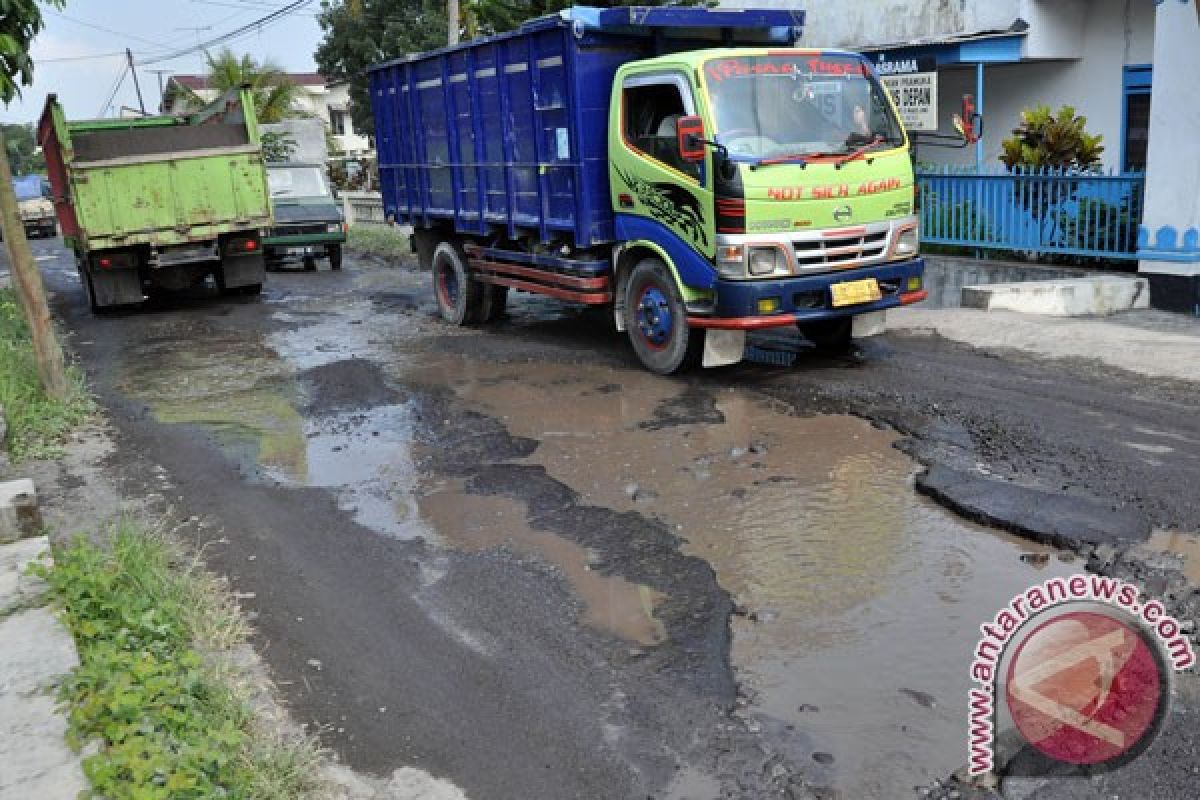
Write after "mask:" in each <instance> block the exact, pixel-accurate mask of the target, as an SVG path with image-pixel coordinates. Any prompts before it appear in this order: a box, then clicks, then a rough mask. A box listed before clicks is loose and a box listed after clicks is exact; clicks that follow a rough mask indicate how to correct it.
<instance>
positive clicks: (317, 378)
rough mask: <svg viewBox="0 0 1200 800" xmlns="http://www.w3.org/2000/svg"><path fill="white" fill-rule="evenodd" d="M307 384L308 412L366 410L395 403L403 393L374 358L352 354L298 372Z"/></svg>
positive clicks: (401, 397)
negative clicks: (391, 382)
mask: <svg viewBox="0 0 1200 800" xmlns="http://www.w3.org/2000/svg"><path fill="white" fill-rule="evenodd" d="M297 378H298V380H299V381H300V385H301V386H303V387H304V395H305V398H306V400H305V409H304V410H305V411H306V413H310V414H311V413H322V414H328V413H331V412H338V411H365V410H366V409H369V408H376V407H378V406H387V405H395V404H396V403H399V402H401V401H402V400H403V399H404V396H403V395H402V394H401V393H400V392H397V391H396V390H395V389H393V388H392V387H391V386H389V385H388V384H387V380H386V378H385V377H384V375H383V370H382V369H381V368H380V366H379V365H378V364H376V363H375V362H373V361H366V360H365V359H361V358H351V359H347V360H345V361H335V362H333V363H332V364H323V365H322V366H319V367H313V368H312V369H309V370H305V371H304V372H301V373H300V374H299V375H298V376H297Z"/></svg>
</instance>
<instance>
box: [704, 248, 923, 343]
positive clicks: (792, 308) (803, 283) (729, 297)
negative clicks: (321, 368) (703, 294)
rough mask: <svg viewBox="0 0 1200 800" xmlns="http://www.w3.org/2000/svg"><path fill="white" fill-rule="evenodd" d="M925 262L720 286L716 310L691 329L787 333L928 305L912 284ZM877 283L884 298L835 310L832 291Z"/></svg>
mask: <svg viewBox="0 0 1200 800" xmlns="http://www.w3.org/2000/svg"><path fill="white" fill-rule="evenodd" d="M924 274H925V260H924V259H922V258H914V259H912V260H910V261H893V262H891V263H888V264H880V265H879V266H872V267H863V268H860V269H853V270H842V271H839V272H835V273H826V274H823V275H812V276H808V277H803V278H784V279H782V280H763V281H726V280H718V281H717V285H716V287H715V291H716V297H717V305H716V308H715V310H714V312H713V313H712V314H689V315H688V325H690V326H691V327H693V328H711V329H715V330H735V331H750V330H761V329H764V328H783V327H788V326H792V325H795V324H797V323H803V322H817V321H819V320H826V319H837V318H839V317H851V316H858V315H860V314H869V313H872V312H875V311H885V310H887V309H889V308H896V307H898V306H904V305H911V304H912V303H919V302H920V301H922V300H924V299H925V298H926V297H927V296H928V293H927V292H926V291H925V289H924V287H923V284H922V285H921V286H920V288H916V287H914V288H910V286H909V281H910V279H912V278H917V279H918V280H922V279H923V276H924ZM866 278H875V279H876V280H877V281H878V282H879V286H880V289H882V290H883V297H882V298H881V299H880V300H877V301H875V302H873V303H858V304H855V305H852V306H842V307H839V308H835V307H834V306H833V299H832V293H831V291H830V288H829V287H830V286H832V285H833V284H835V283H843V282H846V281H857V280H864V279H866ZM772 300H773V301H776V302H778V303H779V310H777V311H775V312H773V313H771V314H762V313H760V311H759V302H760V301H772Z"/></svg>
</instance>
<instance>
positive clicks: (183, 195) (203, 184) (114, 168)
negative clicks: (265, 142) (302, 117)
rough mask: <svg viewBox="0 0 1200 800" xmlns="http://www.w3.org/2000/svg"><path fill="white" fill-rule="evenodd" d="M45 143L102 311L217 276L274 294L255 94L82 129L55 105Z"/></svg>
mask: <svg viewBox="0 0 1200 800" xmlns="http://www.w3.org/2000/svg"><path fill="white" fill-rule="evenodd" d="M38 141H39V143H40V144H41V145H42V148H43V151H44V152H45V154H46V166H47V171H48V173H49V176H50V184H51V187H52V190H53V202H54V207H55V211H56V212H57V214H58V221H59V225H60V226H61V228H62V232H63V240H64V242H65V243H66V245H67V246H68V247H70V248H71V249H72V250H74V251H75V257H76V265H77V267H78V269H79V277H80V280H81V281H82V282H83V286H84V289H85V291H86V292H87V296H88V301H89V304H90V305H91V307H92V310H93V311H99V310H101V309H104V308H109V307H114V306H128V305H132V304H137V303H140V302H142V300H143V299H144V298H145V296H147V295H152V294H157V293H160V292H163V291H178V290H183V289H187V288H190V287H193V286H196V285H198V284H201V283H203V282H205V281H206V280H207V279H208V278H209V277H210V276H211V277H212V278H213V279H214V281H215V283H216V285H217V287H218V289H220V291H221V293H222V294H250V295H254V294H258V293H259V292H260V291H261V290H262V284H263V279H264V275H265V264H264V261H263V254H262V243H261V239H260V236H259V231H260V229H264V228H269V227H270V226H271V223H272V219H271V206H270V202H269V200H268V195H267V177H266V170H265V169H264V167H263V155H262V147H261V144H260V141H259V133H258V123H257V121H256V119H255V114H254V102H253V97H252V95H251V93H250V91H249V90H248V89H246V88H242V89H234V90H231V91H229V92H226V93H225V94H224V95H222V96H221V97H220V98H218V99H217V100H216V101H214V102H213V103H212V104H211V105H209V106H207V107H206V108H205V109H203V110H201V111H198V112H195V113H192V114H187V115H184V116H157V117H137V118H132V119H96V120H75V121H68V120H67V118H66V115H65V113H64V112H63V108H62V106H61V105H59V103H58V100H57V98H56V97H55V96H54V95H50V97H49V98H47V100H46V108H45V111H44V112H43V114H42V118H41V121H40V123H39V125H38Z"/></svg>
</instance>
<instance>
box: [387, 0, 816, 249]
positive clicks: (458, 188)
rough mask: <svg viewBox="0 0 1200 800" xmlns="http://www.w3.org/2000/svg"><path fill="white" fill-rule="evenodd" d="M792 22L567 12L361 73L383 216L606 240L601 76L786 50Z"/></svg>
mask: <svg viewBox="0 0 1200 800" xmlns="http://www.w3.org/2000/svg"><path fill="white" fill-rule="evenodd" d="M802 22H803V12H787V11H743V10H733V9H731V10H721V9H691V8H634V7H623V8H612V9H597V8H580V7H577V8H571V9H567V10H565V11H563V12H561V13H559V14H554V15H550V16H546V17H542V18H539V19H536V20H532V21H530V22H528V23H526V24H525V25H523V26H522V27H521V28H519V29H518V30H516V31H513V32H511V33H506V34H501V35H498V36H493V37H490V38H484V39H477V40H474V41H471V42H467V43H465V44H462V45H459V46H456V47H450V48H444V49H442V50H437V51H434V52H431V53H427V54H423V55H420V56H413V57H409V58H403V59H398V60H395V61H389V62H387V63H384V64H379V65H377V66H375V67H372V68H371V71H370V94H371V104H372V109H373V110H374V114H375V131H376V147H377V150H378V153H379V175H380V183H381V190H382V193H383V200H384V209H385V212H386V213H387V214H388V215H389V216H392V217H394V218H395V219H397V220H399V221H404V222H409V223H411V224H413V225H416V226H419V227H430V226H433V225H437V224H449V225H452V226H453V228H454V230H456V231H457V232H459V233H464V234H478V235H490V234H494V233H500V234H503V235H506V236H507V237H508V238H509V239H517V238H518V237H523V236H536V237H537V239H538V240H539V241H542V242H549V241H555V240H565V241H567V242H570V243H572V244H573V245H574V246H576V247H579V248H587V247H591V246H594V245H597V244H602V243H606V242H611V241H612V240H613V238H614V229H613V213H612V208H611V201H610V199H609V188H608V155H607V135H608V134H607V120H608V106H609V97H610V93H611V91H612V78H613V75H614V74H615V72H616V70H617V67H619V66H620V65H621V64H623V63H625V62H627V61H631V60H634V59H639V58H645V57H648V56H653V55H656V54H659V53H664V52H672V51H676V50H687V49H695V48H698V47H706V46H707V47H711V46H728V45H734V44H787V43H790V42H791V41H792V40H793V38H794V36H795V28H794V26H798V25H800V24H802Z"/></svg>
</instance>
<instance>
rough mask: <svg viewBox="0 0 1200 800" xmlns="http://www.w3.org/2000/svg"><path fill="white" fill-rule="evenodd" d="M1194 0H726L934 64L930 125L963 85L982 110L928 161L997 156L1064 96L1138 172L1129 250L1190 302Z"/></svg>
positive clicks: (1185, 306) (945, 114)
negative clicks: (962, 144)
mask: <svg viewBox="0 0 1200 800" xmlns="http://www.w3.org/2000/svg"><path fill="white" fill-rule="evenodd" d="M1197 1H1198V0H839V2H837V3H817V4H811V3H804V2H803V0H723V2H722V5H725V6H745V7H749V6H755V7H776V8H778V7H782V8H798V7H803V8H804V10H805V11H806V12H807V23H806V28H805V31H804V36H803V40H802V43H803V44H804V45H806V46H812V47H843V48H847V49H851V50H858V51H861V52H865V53H867V54H869V55H871V56H872V57H873V58H874V59H875V61H876V62H877V63H888V62H891V63H895V62H898V61H900V62H910V63H921V64H925V65H928V64H931V63H932V64H934V65H936V69H937V72H938V87H937V98H938V99H937V115H936V120H937V124H938V128H939V130H940V131H941V132H943V133H951V132H952V130H953V128H952V119H953V116H954V115H955V114H957V113H959V111H960V109H961V107H962V98H963V95H967V94H970V95H973V97H974V102H975V106H976V110H977V111H978V112H979V113H981V114H982V116H983V120H984V126H983V136H982V138H981V139H980V141H979V142H978V143H977V144H976V145H974V146H971V147H966V148H961V149H950V148H944V147H932V146H928V145H925V146H921V147H919V148H918V151H917V158H918V160H920V161H922V162H926V163H931V164H941V165H956V166H964V167H970V166H977V167H982V168H985V169H995V168H997V167H998V166H999V163H1000V162H999V155H1000V152H1001V142H1002V141H1003V139H1004V138H1005V137H1007V136H1009V135H1010V134H1011V132H1012V129H1013V127H1015V126H1016V125H1017V124H1018V122H1019V119H1020V114H1021V112H1022V111H1023V110H1024V109H1027V108H1029V107H1031V106H1036V105H1040V104H1044V105H1049V106H1051V107H1053V108H1057V107H1059V106H1061V105H1071V106H1074V107H1075V109H1076V111H1077V113H1079V114H1082V115H1083V116H1085V117H1087V120H1088V124H1087V128H1088V131H1089V132H1090V133H1098V134H1101V135H1103V137H1104V146H1105V152H1104V155H1103V163H1104V167H1105V168H1106V169H1107V170H1110V171H1122V172H1143V171H1144V172H1145V173H1146V196H1145V207H1144V215H1143V218H1142V220H1141V229H1140V235H1139V241H1138V251H1137V255H1138V257H1139V259H1140V271H1141V272H1142V273H1143V274H1145V275H1146V276H1147V277H1148V278H1149V279H1150V284H1151V292H1152V301H1153V302H1154V304H1155V305H1156V306H1158V307H1161V308H1171V309H1176V310H1183V311H1190V312H1193V313H1198V314H1200V135H1198V133H1200V103H1198V102H1197V101H1196V98H1195V96H1194V93H1195V89H1194V86H1195V80H1196V77H1197V76H1200V11H1198V9H1197Z"/></svg>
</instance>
